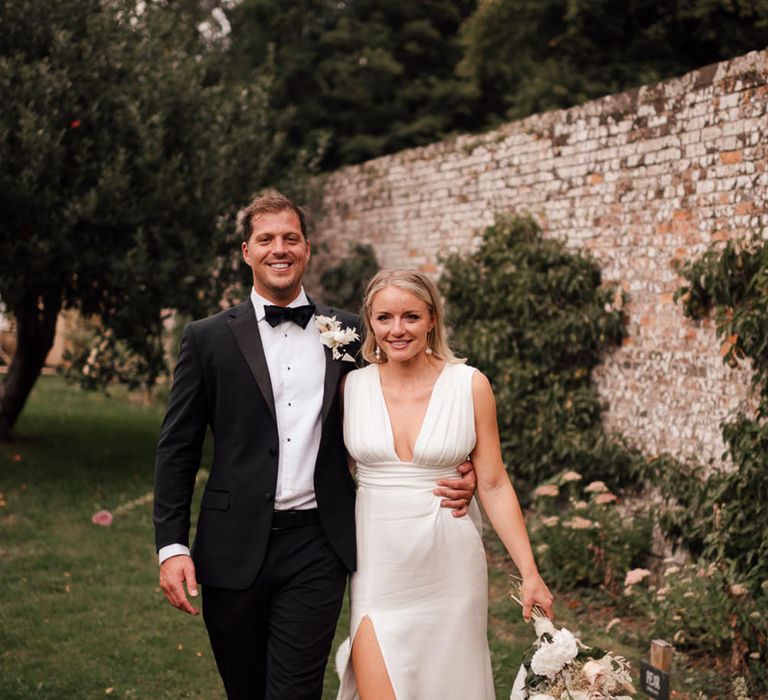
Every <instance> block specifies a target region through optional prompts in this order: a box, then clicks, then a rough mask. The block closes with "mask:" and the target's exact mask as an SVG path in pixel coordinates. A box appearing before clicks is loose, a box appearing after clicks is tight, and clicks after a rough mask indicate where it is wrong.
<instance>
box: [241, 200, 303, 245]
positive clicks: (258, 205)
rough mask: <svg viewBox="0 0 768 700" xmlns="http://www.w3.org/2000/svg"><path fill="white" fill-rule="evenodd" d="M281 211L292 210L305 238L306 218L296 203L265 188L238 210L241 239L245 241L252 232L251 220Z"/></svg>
mask: <svg viewBox="0 0 768 700" xmlns="http://www.w3.org/2000/svg"><path fill="white" fill-rule="evenodd" d="M282 211H292V212H293V213H294V214H296V216H297V217H298V219H299V225H300V226H301V233H302V234H303V236H304V238H305V239H307V238H308V236H307V219H306V216H305V215H304V212H303V210H302V209H301V207H300V206H298V204H296V203H295V202H293V201H292V200H291V199H289V198H288V197H286V196H285V195H284V194H283V193H282V192H278V191H277V190H275V189H272V188H270V189H266V190H262V191H261V192H259V194H258V195H256V197H255V198H254V199H253V201H252V202H251V203H250V204H249V205H248V206H247V207H246V208H245V209H243V210H242V211H241V212H240V216H239V217H238V218H239V219H240V228H241V229H242V234H243V240H244V241H245V242H246V243H247V242H248V240H249V239H250V237H251V234H252V233H253V222H254V221H255V220H256V219H258V218H259V217H260V216H261V215H262V214H279V213H280V212H282Z"/></svg>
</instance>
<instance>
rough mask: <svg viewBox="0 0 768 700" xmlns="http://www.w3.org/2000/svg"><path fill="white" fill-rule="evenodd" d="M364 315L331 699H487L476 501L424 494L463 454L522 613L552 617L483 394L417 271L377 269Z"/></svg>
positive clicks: (484, 588)
mask: <svg viewBox="0 0 768 700" xmlns="http://www.w3.org/2000/svg"><path fill="white" fill-rule="evenodd" d="M363 316H364V322H365V328H366V337H365V342H364V344H363V348H362V353H363V357H364V359H365V360H366V361H368V362H369V363H370V365H369V366H367V367H365V368H364V369H361V370H356V371H354V372H351V373H350V374H349V375H347V377H346V383H345V385H344V386H343V388H342V391H343V395H344V440H345V443H346V446H347V450H348V452H349V454H350V458H351V459H350V461H351V463H353V465H354V468H355V469H356V473H357V483H358V491H357V510H356V522H357V545H358V566H357V572H356V573H355V574H354V575H353V577H352V581H351V588H350V598H351V622H350V640H351V642H350V641H349V640H348V641H347V642H345V644H344V645H342V648H341V649H340V650H339V654H338V655H337V666H338V668H339V674H340V676H341V687H340V689H339V695H338V699H339V700H352V699H354V698H360V699H361V700H393V699H395V698H396V699H397V700H426V699H429V698H440V699H441V700H446V699H449V698H456V699H457V700H458V699H459V698H461V699H462V700H484V699H489V700H490V699H492V698H494V697H495V694H494V687H493V679H492V677H491V662H490V653H489V650H488V641H487V606H488V583H487V571H486V558H485V552H484V549H483V543H482V538H481V534H480V528H481V523H480V513H479V509H478V506H477V504H476V503H475V502H473V503H472V504H471V506H470V513H469V515H470V517H467V518H456V517H453V516H452V515H451V514H450V513H449V512H448V511H447V510H446V509H444V508H440V505H439V501H438V500H437V499H435V498H434V495H433V493H432V490H433V488H434V482H435V480H436V479H440V478H446V477H455V476H456V466H457V465H458V464H460V463H461V462H463V461H464V460H465V458H466V457H467V455H470V456H471V459H472V462H473V464H474V467H475V471H476V474H477V494H478V496H479V498H480V502H481V503H482V505H483V508H484V510H485V513H486V515H487V516H488V518H489V520H490V521H491V523H492V525H493V527H494V528H495V530H496V532H497V533H498V534H499V537H500V538H501V540H502V542H503V543H504V546H505V547H506V549H507V551H508V552H509V554H510V556H511V557H512V559H513V560H514V562H515V564H516V565H517V568H518V569H519V571H520V574H521V575H522V578H523V584H522V594H523V603H524V608H523V615H524V617H525V618H526V620H527V619H529V618H530V614H531V608H532V607H533V606H534V605H540V606H541V607H542V608H543V609H544V611H545V612H546V613H547V615H549V616H550V617H551V615H552V595H551V594H550V592H549V589H548V588H547V586H546V585H545V584H544V581H543V580H542V579H541V576H540V575H539V572H538V570H537V568H536V563H535V561H534V558H533V554H532V552H531V546H530V543H529V541H528V535H527V533H526V529H525V523H524V521H523V515H522V511H521V509H520V505H519V503H518V500H517V496H516V495H515V491H514V489H513V487H512V484H511V483H510V480H509V477H508V476H507V473H506V470H505V468H504V463H503V462H502V458H501V449H500V444H499V433H498V427H497V424H496V404H495V401H494V397H493V392H492V390H491V386H490V383H489V382H488V380H487V379H486V377H485V376H484V375H483V374H481V373H480V372H479V371H478V370H476V369H473V368H472V367H468V366H467V365H465V364H463V362H462V361H461V360H459V359H457V358H456V357H455V356H454V355H453V353H452V352H451V350H450V348H449V347H448V344H447V342H446V339H445V328H444V321H443V311H442V306H441V301H440V298H439V295H438V292H437V290H436V288H435V286H434V284H433V283H432V282H431V281H430V280H429V278H427V277H426V276H424V275H423V274H421V273H419V272H415V271H407V270H390V271H382V272H379V273H378V274H377V275H376V276H375V277H374V278H373V279H372V280H371V282H370V283H369V285H368V289H367V291H366V296H365V303H364V310H363Z"/></svg>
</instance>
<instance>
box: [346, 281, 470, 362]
mask: <svg viewBox="0 0 768 700" xmlns="http://www.w3.org/2000/svg"><path fill="white" fill-rule="evenodd" d="M385 287H397V288H398V289H402V290H404V291H406V292H410V293H411V294H413V295H414V296H415V297H417V298H418V299H421V301H423V302H424V303H425V304H426V305H427V308H428V309H429V313H430V316H431V317H432V320H433V321H434V325H433V326H432V330H431V331H429V333H428V334H427V347H429V348H430V349H431V350H432V357H434V358H435V359H436V360H443V361H445V362H451V363H460V362H464V361H465V360H463V359H461V358H459V357H456V355H454V354H453V350H451V348H450V346H449V345H448V341H447V339H446V335H447V334H446V330H445V313H444V311H443V302H442V300H441V299H440V293H439V292H438V291H437V287H436V286H435V284H434V282H432V280H431V279H429V277H427V276H426V275H425V274H423V273H421V272H418V271H417V270H381V271H380V272H377V273H376V274H375V275H374V277H373V279H371V281H370V282H369V283H368V287H367V289H366V290H365V300H364V301H363V310H362V316H363V322H364V323H365V339H364V340H363V345H362V347H361V348H360V354H361V355H362V356H363V359H364V360H365V361H366V362H369V363H376V364H381V363H383V362H386V361H387V356H386V353H385V352H384V350H383V349H380V352H381V357H380V358H377V357H376V353H375V350H376V337H375V336H374V334H373V329H372V328H371V308H372V306H373V298H374V297H375V296H376V294H378V293H379V292H380V291H381V290H382V289H384V288H385Z"/></svg>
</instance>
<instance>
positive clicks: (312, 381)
mask: <svg viewBox="0 0 768 700" xmlns="http://www.w3.org/2000/svg"><path fill="white" fill-rule="evenodd" d="M243 238H244V240H243V243H242V253H243V259H244V260H245V262H246V263H247V264H248V266H249V267H250V268H251V270H252V272H253V289H252V290H251V294H250V298H249V299H248V300H247V301H245V302H244V303H242V304H240V305H238V306H235V307H233V308H232V309H229V310H227V311H223V312H221V313H218V314H216V315H215V316H211V317H209V318H206V319H203V320H201V321H195V322H194V323H191V324H189V325H188V326H187V327H186V328H185V330H184V334H183V337H182V341H181V348H180V351H179V358H178V364H177V366H176V370H175V372H174V381H173V387H172V389H171V395H170V398H169V402H168V410H167V413H166V416H165V419H164V421H163V426H162V429H161V433H160V439H159V442H158V447H157V459H156V465H155V507H154V519H155V539H156V545H157V549H158V554H159V559H160V585H161V587H162V589H163V592H164V594H165V596H166V598H167V599H168V601H169V602H170V603H171V604H172V605H174V606H175V607H177V608H179V609H181V610H184V611H186V612H187V613H190V614H192V615H196V614H197V612H198V611H197V609H196V608H194V607H193V606H192V604H191V603H190V600H189V598H188V597H187V594H186V593H185V590H184V586H185V585H186V589H187V592H188V593H189V595H190V596H192V597H193V598H194V597H196V596H197V594H198V592H197V585H198V582H199V583H201V584H202V593H203V596H202V599H203V605H202V608H203V618H204V620H205V624H206V627H207V629H208V636H209V638H210V642H211V647H212V649H213V653H214V656H215V658H216V664H217V666H218V668H219V672H220V674H221V677H222V680H223V681H224V686H225V688H226V691H227V696H228V698H230V700H240V699H243V700H245V699H246V698H247V699H248V700H252V699H254V698H268V699H270V700H277V699H283V700H300V699H302V698H306V699H310V698H320V696H321V693H322V682H323V673H324V669H325V665H326V662H327V659H328V654H329V652H330V648H331V643H332V641H333V636H334V631H335V628H336V621H337V618H338V615H339V612H340V610H341V603H342V598H343V595H344V588H345V583H346V577H347V574H348V573H349V572H351V571H354V569H355V524H354V501H355V484H354V481H353V480H352V478H351V476H350V473H349V470H348V467H347V461H346V454H345V450H344V443H343V439H342V429H341V418H340V401H339V391H338V385H339V381H340V379H341V378H342V377H343V376H344V375H345V374H346V373H347V372H348V371H350V370H352V369H354V368H355V362H354V359H353V358H354V357H355V356H356V353H357V351H358V349H359V340H353V341H350V342H348V343H346V344H345V345H343V347H338V348H337V351H338V352H336V353H334V352H332V349H331V348H329V347H326V346H324V344H323V343H322V342H321V337H320V331H319V330H318V327H317V325H316V322H315V320H316V317H317V316H328V317H332V318H335V319H336V321H338V322H339V324H340V326H341V328H342V329H345V328H353V329H355V330H358V331H359V318H358V317H357V316H355V315H353V314H349V313H347V312H344V311H341V310H339V309H333V308H329V307H327V306H323V305H321V304H314V303H313V302H312V301H311V300H310V299H309V298H308V297H307V295H306V293H305V292H304V289H303V287H302V277H303V275H304V271H305V268H306V265H307V262H308V261H309V256H310V243H309V240H308V238H307V230H306V223H305V219H304V214H303V212H302V211H301V209H299V207H297V206H296V205H295V204H294V203H293V202H292V201H291V200H289V199H288V198H287V197H285V196H284V195H282V194H280V193H278V192H276V191H274V190H270V191H267V192H265V193H263V194H262V195H260V196H259V197H257V198H256V199H255V200H254V201H253V202H252V203H251V204H250V205H249V207H248V208H247V209H246V210H245V212H244V218H243ZM336 358H338V359H336ZM209 428H210V430H211V432H212V434H213V436H214V450H213V463H212V465H211V469H210V476H209V478H208V482H207V484H206V486H205V489H204V492H203V496H202V500H201V502H200V515H199V519H198V524H197V532H196V537H195V542H194V546H193V549H192V555H191V556H190V550H189V549H188V541H189V529H190V510H191V501H192V493H193V490H194V485H195V476H196V474H197V471H198V469H199V467H200V459H201V448H202V444H203V440H204V438H205V435H206V432H207V430H208V429H209ZM467 468H468V467H467V466H465V467H464V469H463V470H462V471H466V470H467ZM469 469H470V472H471V468H469ZM438 485H439V486H440V488H438V489H436V491H435V493H436V494H437V495H438V496H442V497H443V498H444V499H445V500H444V501H443V505H444V506H445V507H451V508H457V509H459V510H458V512H457V514H462V513H463V512H464V511H465V506H466V503H467V502H468V500H469V499H470V498H471V496H472V493H473V491H474V473H473V472H472V473H469V474H467V475H466V476H465V477H463V478H462V479H453V480H448V481H445V482H439V483H438Z"/></svg>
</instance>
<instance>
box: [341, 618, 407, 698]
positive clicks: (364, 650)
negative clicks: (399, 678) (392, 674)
mask: <svg viewBox="0 0 768 700" xmlns="http://www.w3.org/2000/svg"><path fill="white" fill-rule="evenodd" d="M352 670H353V671H354V673H355V682H356V683H357V690H358V692H359V693H360V700H396V698H395V691H394V690H393V689H392V683H391V681H390V680H389V673H387V666H386V664H385V663H384V657H383V656H382V654H381V648H380V647H379V640H378V639H376V630H375V629H374V627H373V622H371V618H370V617H368V616H366V617H364V618H363V619H362V620H361V621H360V624H359V625H358V628H357V633H356V634H355V639H354V641H353V643H352Z"/></svg>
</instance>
